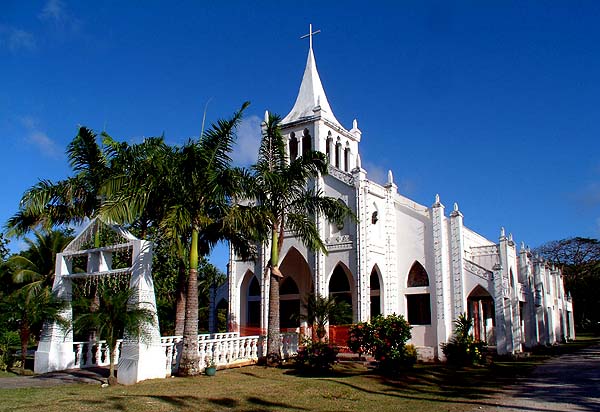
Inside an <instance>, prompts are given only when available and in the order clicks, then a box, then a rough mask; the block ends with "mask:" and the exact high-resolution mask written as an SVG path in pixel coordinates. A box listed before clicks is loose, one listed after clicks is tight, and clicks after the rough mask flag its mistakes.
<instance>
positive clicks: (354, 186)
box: [217, 39, 574, 359]
mask: <svg viewBox="0 0 600 412" xmlns="http://www.w3.org/2000/svg"><path fill="white" fill-rule="evenodd" d="M281 128H282V133H283V134H284V136H285V138H286V139H287V142H288V153H289V156H290V158H292V159H294V158H296V157H297V156H301V155H302V153H303V152H305V151H307V150H318V151H321V152H323V153H326V154H327V156H328V159H329V162H330V163H329V174H328V175H326V176H320V177H319V178H318V179H316V182H315V185H316V188H317V189H318V190H320V191H322V193H323V194H324V195H326V196H331V197H334V198H336V199H339V201H340V202H343V203H345V204H346V205H348V206H349V207H350V208H351V209H352V210H353V211H354V213H355V214H356V216H357V217H358V222H357V223H355V222H354V221H351V220H348V221H347V222H345V223H344V224H343V225H336V224H333V223H328V222H327V221H326V220H325V219H324V218H317V219H318V221H317V227H318V229H319V232H320V235H321V238H322V239H324V240H325V243H326V245H327V250H328V254H327V255H325V254H323V253H320V252H313V251H310V250H307V248H306V247H305V246H303V245H302V244H301V243H300V242H298V241H297V240H295V239H294V237H293V235H291V234H287V236H286V238H285V242H284V249H283V250H282V251H281V253H280V259H281V261H280V269H281V272H282V274H283V276H284V279H282V281H281V282H280V295H281V297H280V299H281V301H280V304H281V305H280V306H281V327H282V329H283V330H285V329H288V330H298V331H300V330H301V328H302V326H306V325H302V324H301V321H299V320H298V316H293V315H294V314H298V313H300V312H302V311H303V310H304V309H303V305H302V302H303V301H305V300H306V297H307V296H308V295H309V294H310V293H316V294H320V295H322V296H336V297H337V298H338V299H343V300H346V301H347V302H348V303H350V305H351V307H352V319H353V322H359V321H362V322H365V321H369V319H371V318H372V317H374V316H376V315H379V314H383V315H388V314H392V313H396V314H401V315H403V316H404V317H405V318H406V319H407V320H408V322H409V323H410V324H411V325H412V327H413V328H412V339H411V343H412V344H414V345H415V346H416V347H417V349H418V351H419V354H420V356H421V358H425V359H433V358H439V357H442V356H443V355H442V353H441V350H440V344H441V343H443V342H446V341H448V339H449V338H450V337H451V335H452V331H453V321H454V320H455V319H456V318H457V317H458V316H459V315H460V314H461V313H467V314H468V316H470V317H471V318H472V319H473V323H474V327H473V334H474V336H475V338H477V339H480V340H482V341H485V342H487V344H488V345H489V346H491V347H495V348H496V350H497V352H498V353H499V354H506V353H516V352H520V351H522V350H524V349H525V348H530V347H533V346H536V345H544V344H553V343H555V342H557V341H561V340H564V339H569V338H573V337H574V322H573V312H572V304H571V300H570V298H569V297H568V296H566V295H565V290H564V286H563V276H562V274H561V271H560V270H559V268H557V267H555V266H553V265H551V264H549V263H548V262H546V261H544V260H542V259H540V258H539V257H537V256H534V255H533V254H532V253H531V251H530V250H529V249H528V248H525V246H524V245H521V247H520V248H518V247H517V246H516V245H515V242H514V241H513V239H512V235H510V234H506V233H505V231H504V229H503V228H502V229H500V228H499V237H498V239H494V240H490V239H486V238H485V237H483V236H481V235H480V234H478V233H477V232H475V231H474V230H472V229H470V228H468V227H466V226H465V225H464V224H463V214H462V213H461V211H460V209H459V207H458V205H457V204H456V203H454V205H453V207H451V208H450V210H446V207H445V206H444V204H443V203H442V201H441V199H440V198H439V196H437V195H435V196H434V194H432V196H431V197H432V200H433V203H432V204H431V205H421V204H418V203H416V202H414V201H412V200H411V199H408V198H407V197H405V196H403V195H402V194H401V193H399V192H398V187H397V185H396V184H395V183H394V179H393V176H392V172H391V171H390V172H389V173H388V178H387V183H386V184H384V185H380V184H378V183H375V182H374V181H372V180H369V178H368V174H367V171H366V170H364V169H363V168H362V166H361V161H360V146H359V145H360V141H361V139H362V132H361V130H360V129H359V128H358V124H357V121H356V120H354V122H353V124H352V128H351V129H349V130H348V129H346V128H345V127H344V126H343V125H342V124H341V123H340V122H339V121H338V120H337V119H336V117H335V115H334V114H333V111H332V110H331V107H330V105H329V102H328V100H327V96H326V95H325V91H324V89H323V85H322V83H321V79H320V77H319V73H318V71H317V66H316V63H315V57H314V54H313V49H312V39H311V45H310V48H309V52H308V59H307V61H306V68H305V70H304V76H303V78H302V83H301V85H300V90H299V92H298V96H297V98H296V102H295V103H294V106H293V108H292V109H291V111H290V112H289V113H288V114H287V116H285V117H284V118H283V119H282V122H281ZM268 258H269V253H268V249H267V248H266V246H263V247H262V248H261V250H260V251H259V256H258V258H257V259H256V260H255V261H243V260H240V259H239V258H238V257H237V256H235V254H234V253H233V251H231V252H230V263H229V269H228V285H227V291H226V292H225V293H224V296H223V301H222V302H221V303H224V302H225V301H227V303H228V321H229V328H230V329H231V331H237V332H241V333H242V334H244V333H245V332H248V333H257V332H259V333H263V334H264V332H265V331H266V328H267V319H268V304H269V302H268V296H269V290H268V288H269V282H268V279H267V278H266V277H265V276H268V275H265V270H264V268H265V266H266V264H267V261H268ZM218 300H219V299H217V301H218Z"/></svg>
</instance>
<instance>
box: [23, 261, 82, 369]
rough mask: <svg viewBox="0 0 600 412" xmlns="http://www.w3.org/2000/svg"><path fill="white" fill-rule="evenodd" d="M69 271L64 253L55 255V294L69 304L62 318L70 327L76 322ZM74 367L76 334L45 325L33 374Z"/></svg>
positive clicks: (55, 326)
mask: <svg viewBox="0 0 600 412" xmlns="http://www.w3.org/2000/svg"><path fill="white" fill-rule="evenodd" d="M70 271H71V264H70V262H69V261H67V260H66V259H65V257H64V256H63V254H62V253H58V254H57V255H56V263H55V272H54V273H55V276H54V285H53V286H52V294H53V295H54V296H55V297H57V298H59V299H62V300H64V301H65V302H68V303H67V306H66V307H65V308H64V309H63V310H62V312H61V314H60V316H61V317H62V318H63V319H64V320H65V321H67V322H69V323H70V322H71V321H72V320H73V311H72V309H71V297H72V296H71V293H72V284H71V279H69V278H68V277H66V276H67V275H69V273H70ZM74 367H75V352H74V351H73V331H72V330H71V329H65V328H64V327H62V326H61V325H59V324H58V323H56V322H49V323H45V324H44V328H43V331H42V336H41V339H40V343H39V345H38V349H37V351H36V352H35V362H34V366H33V370H34V372H35V373H46V372H52V371H60V370H65V369H70V368H74Z"/></svg>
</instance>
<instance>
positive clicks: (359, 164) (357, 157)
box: [356, 154, 362, 169]
mask: <svg viewBox="0 0 600 412" xmlns="http://www.w3.org/2000/svg"><path fill="white" fill-rule="evenodd" d="M356 167H357V168H359V169H360V168H361V167H362V162H361V161H360V154H357V155H356Z"/></svg>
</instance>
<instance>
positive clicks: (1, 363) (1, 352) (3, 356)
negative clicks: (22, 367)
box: [0, 331, 19, 371]
mask: <svg viewBox="0 0 600 412" xmlns="http://www.w3.org/2000/svg"><path fill="white" fill-rule="evenodd" d="M18 345H19V334H18V333H17V332H14V331H5V332H2V333H1V334H0V371H7V370H9V369H10V368H11V367H12V366H15V356H14V354H13V350H14V348H15V347H18Z"/></svg>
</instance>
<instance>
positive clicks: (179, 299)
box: [175, 260, 187, 336]
mask: <svg viewBox="0 0 600 412" xmlns="http://www.w3.org/2000/svg"><path fill="white" fill-rule="evenodd" d="M186 294H187V273H186V270H185V263H184V261H183V260H180V261H179V268H178V274H177V292H176V296H175V335H177V336H179V335H183V329H184V323H185V302H186Z"/></svg>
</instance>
